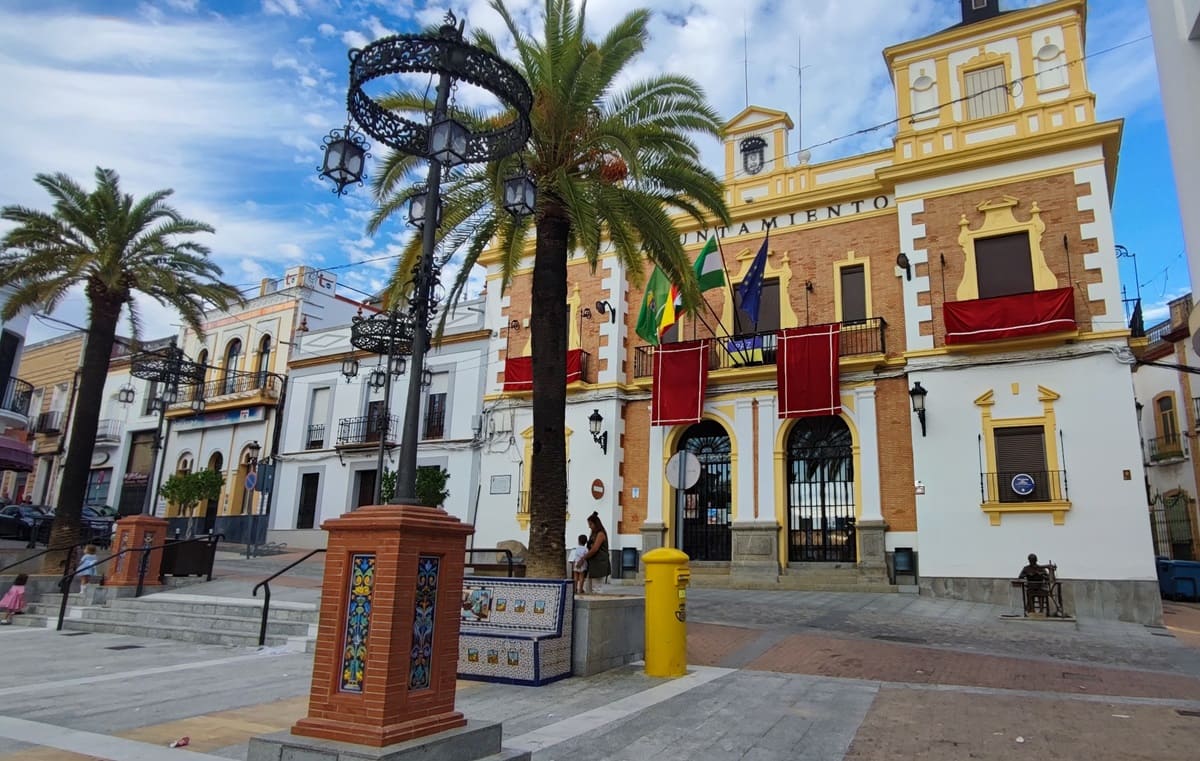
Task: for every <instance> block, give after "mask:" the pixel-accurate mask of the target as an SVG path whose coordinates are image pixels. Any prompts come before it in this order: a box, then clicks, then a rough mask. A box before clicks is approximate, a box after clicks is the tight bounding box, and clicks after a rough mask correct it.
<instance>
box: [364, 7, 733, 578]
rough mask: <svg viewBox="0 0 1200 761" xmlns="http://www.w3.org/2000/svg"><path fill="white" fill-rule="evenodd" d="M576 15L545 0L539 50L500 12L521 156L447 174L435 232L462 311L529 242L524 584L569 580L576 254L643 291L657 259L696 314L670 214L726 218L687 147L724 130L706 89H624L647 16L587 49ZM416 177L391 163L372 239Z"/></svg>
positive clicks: (400, 276)
mask: <svg viewBox="0 0 1200 761" xmlns="http://www.w3.org/2000/svg"><path fill="white" fill-rule="evenodd" d="M575 5H576V3H575V2H573V1H572V0H546V5H545V18H544V29H543V34H542V37H541V38H540V39H538V38H535V37H532V36H530V35H527V34H525V33H524V32H522V31H521V30H520V29H519V28H518V27H517V25H516V23H515V22H514V21H513V18H512V16H511V15H510V14H509V11H508V9H507V8H506V7H505V4H504V2H503V0H491V6H492V8H493V9H495V10H496V12H497V13H499V14H500V16H501V17H502V18H503V20H504V23H505V24H506V25H507V27H508V31H509V33H510V34H511V35H512V37H513V39H514V41H515V45H516V50H517V56H518V63H517V68H518V69H519V70H520V71H521V73H522V75H523V76H524V77H525V79H526V81H528V83H529V85H530V88H531V89H532V91H533V96H534V103H533V111H532V113H531V121H532V128H533V129H532V135H531V137H530V141H529V144H528V146H527V148H526V153H525V154H524V156H523V157H509V158H508V159H506V160H503V161H499V162H493V163H491V164H487V165H484V166H479V167H474V168H459V169H455V170H453V171H451V172H450V173H449V174H448V176H447V177H446V179H445V181H444V185H443V194H444V195H443V203H444V208H443V213H442V227H441V229H440V230H439V236H440V243H441V246H442V249H443V250H444V251H450V252H461V254H462V258H461V268H460V270H459V272H458V276H457V280H456V282H455V284H454V286H453V288H452V289H451V293H450V297H451V299H452V300H455V299H457V298H458V297H459V296H460V295H462V293H463V291H464V288H465V286H466V283H467V278H468V275H469V274H470V270H471V268H472V267H473V266H474V264H475V262H476V261H477V259H478V258H479V255H480V254H481V253H482V252H483V250H484V249H485V248H490V247H492V246H499V250H500V251H501V254H502V261H503V265H502V267H503V280H502V287H507V286H508V285H509V284H510V283H511V281H512V278H513V276H514V274H515V273H516V271H517V269H518V267H520V266H521V263H522V261H523V260H524V258H525V255H526V251H527V245H526V244H527V241H528V238H529V236H530V234H531V233H532V234H533V236H534V246H533V250H534V253H533V294H534V297H533V304H532V307H531V314H530V325H531V329H532V344H533V347H532V348H533V429H534V431H535V433H534V441H533V452H534V455H533V462H532V464H531V468H530V492H531V493H530V518H531V527H530V535H529V561H528V562H529V572H530V574H531V575H537V576H543V577H560V576H562V575H563V574H564V573H565V568H564V566H565V564H564V560H563V559H564V557H565V541H564V540H565V536H564V534H565V531H566V498H567V480H566V441H565V438H564V436H565V427H566V426H565V411H566V357H567V337H568V330H569V328H568V316H567V255H568V252H570V251H574V250H581V251H582V252H583V254H584V255H585V256H586V257H587V259H588V261H589V262H590V263H591V264H592V266H593V268H594V267H595V265H596V262H597V260H598V258H599V255H600V249H601V244H602V242H609V243H611V246H612V250H613V251H614V252H615V253H616V255H617V257H618V258H619V259H620V261H621V263H622V265H623V266H624V267H625V271H626V272H628V273H629V277H630V278H631V279H632V280H634V281H635V282H637V283H638V284H640V282H641V280H642V279H643V268H644V267H645V262H646V259H647V258H648V259H649V261H650V262H652V263H653V264H656V265H658V266H659V267H661V268H662V270H663V272H664V273H665V274H666V275H667V276H668V277H669V278H670V279H671V281H672V282H674V283H676V284H678V285H679V286H680V289H681V290H682V295H683V300H684V304H685V307H691V306H693V305H695V304H697V303H698V301H699V289H698V286H697V284H696V281H695V276H694V274H693V272H692V269H691V266H690V262H689V261H688V257H687V255H686V254H685V253H684V251H683V246H682V244H681V243H680V238H679V234H678V232H677V230H676V226H675V222H674V219H673V217H672V215H673V214H676V213H679V212H683V213H686V214H688V215H690V216H691V217H692V218H694V219H696V220H697V221H698V222H700V223H703V222H704V221H705V219H706V218H707V219H709V220H720V221H722V222H728V218H729V215H728V211H727V210H726V208H725V202H724V198H723V192H722V186H721V183H720V180H718V179H717V177H716V175H714V174H713V173H712V172H710V171H709V170H707V169H706V168H705V167H704V166H703V164H702V163H701V161H700V151H699V149H698V147H697V146H696V143H695V142H693V139H692V135H709V136H719V135H720V133H721V122H720V118H719V116H718V114H717V113H716V111H715V110H714V109H712V108H711V107H710V106H709V105H708V104H707V102H706V101H705V97H704V94H703V90H702V89H701V87H700V86H699V84H697V83H696V82H695V81H693V80H692V79H690V78H689V77H685V76H678V75H672V74H661V75H657V76H652V77H649V78H647V79H644V80H641V81H636V82H632V83H629V84H626V85H622V86H620V87H618V84H619V80H621V79H622V76H623V73H624V72H626V71H627V69H628V68H629V66H630V64H631V63H632V62H633V61H634V60H635V59H636V58H637V56H638V55H639V54H640V53H642V52H643V50H645V47H646V44H647V43H648V41H649V34H648V31H647V27H648V24H649V21H650V13H649V11H645V10H637V11H634V12H632V13H630V14H628V15H627V16H625V17H624V18H623V19H621V20H620V21H619V22H618V23H617V24H616V26H614V27H613V28H612V29H611V30H609V32H608V33H607V34H605V35H604V36H603V38H601V39H592V38H589V37H588V35H587V33H586V32H585V29H584V26H585V23H584V22H585V17H586V13H587V3H586V2H584V3H581V4H580V5H579V8H578V10H576V8H575ZM473 42H474V44H476V45H478V46H479V47H480V48H482V49H484V50H487V51H488V52H492V53H498V52H499V46H498V44H497V42H496V40H495V39H494V38H492V37H491V36H490V35H488V34H487V33H486V32H475V34H474V38H473ZM383 105H384V106H385V107H386V108H390V109H393V110H396V111H401V112H410V113H414V114H420V115H421V116H420V117H418V118H424V116H423V115H424V114H425V113H428V111H429V108H430V103H429V102H428V99H427V95H426V93H424V92H422V91H419V90H406V91H400V92H395V93H393V94H391V96H390V97H388V98H387V99H386V100H385V102H384V103H383ZM456 117H457V118H459V119H460V120H462V121H464V122H468V121H470V122H473V123H475V124H477V125H486V124H487V123H488V122H489V120H494V119H497V118H499V119H503V118H504V115H500V116H495V115H492V116H490V117H489V115H487V114H482V113H474V112H470V111H466V110H463V109H457V110H456ZM520 161H524V163H525V165H526V166H527V167H528V169H529V171H530V172H531V174H532V175H533V177H534V179H535V181H536V183H537V186H538V203H537V210H536V213H535V214H534V216H533V218H532V219H513V218H512V217H510V216H509V215H508V214H507V213H506V212H505V211H504V210H503V207H502V203H501V202H502V196H501V190H502V182H503V180H504V178H505V177H506V176H508V175H509V174H510V173H511V172H513V171H515V170H516V169H517V167H518V166H519V163H518V162H520ZM419 169H421V162H420V161H418V160H417V159H414V158H413V157H411V156H406V155H395V154H393V155H391V156H390V157H388V158H387V160H386V161H385V163H384V166H383V167H382V170H381V171H380V173H379V174H378V176H377V177H376V178H375V179H374V181H373V183H372V190H373V192H374V194H375V196H376V199H377V200H378V202H379V204H380V205H379V209H378V210H377V212H376V213H375V214H374V216H373V218H372V220H371V222H370V224H369V226H368V231H369V232H372V233H374V232H375V231H377V230H378V229H379V227H380V225H381V224H382V223H383V222H384V221H385V220H386V219H388V218H389V217H391V216H392V215H393V214H396V213H398V212H400V210H402V209H403V208H404V206H405V203H406V201H407V199H408V196H409V195H411V193H412V190H411V189H407V188H408V186H409V185H410V183H411V181H412V179H413V178H414V177H415V175H416V173H417V171H418V170H419ZM419 249H420V240H419V236H417V237H414V239H413V240H412V241H410V243H409V244H408V246H407V248H406V250H405V256H404V258H403V259H402V260H401V262H400V264H399V266H398V267H397V270H396V276H395V277H394V278H393V281H392V286H391V288H390V290H389V293H390V295H391V297H392V299H393V300H395V299H397V298H402V296H403V289H404V287H405V286H404V284H405V282H406V281H407V280H408V277H409V276H408V273H409V272H411V271H412V267H413V264H414V263H415V261H416V257H417V255H418V254H419ZM443 320H444V313H443ZM443 324H444V323H443Z"/></svg>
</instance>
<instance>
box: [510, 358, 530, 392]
mask: <svg viewBox="0 0 1200 761" xmlns="http://www.w3.org/2000/svg"><path fill="white" fill-rule="evenodd" d="M504 390H505V391H532V390H533V357H509V358H508V359H506V360H504Z"/></svg>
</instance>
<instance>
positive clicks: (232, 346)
mask: <svg viewBox="0 0 1200 761" xmlns="http://www.w3.org/2000/svg"><path fill="white" fill-rule="evenodd" d="M241 358H242V339H240V338H235V339H233V340H232V341H230V342H229V346H227V347H226V348H225V367H224V372H225V374H224V376H223V377H224V379H225V383H224V388H222V389H221V391H222V393H225V394H232V393H233V392H234V391H235V390H236V389H237V371H238V362H239V361H241Z"/></svg>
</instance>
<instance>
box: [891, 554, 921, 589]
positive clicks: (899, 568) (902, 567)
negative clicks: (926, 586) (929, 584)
mask: <svg viewBox="0 0 1200 761" xmlns="http://www.w3.org/2000/svg"><path fill="white" fill-rule="evenodd" d="M901 576H909V577H912V583H913V584H916V583H917V554H916V553H915V552H913V548H912V547H897V548H896V549H895V551H893V552H892V580H893V581H894V582H895V583H897V584H899V583H900V577H901Z"/></svg>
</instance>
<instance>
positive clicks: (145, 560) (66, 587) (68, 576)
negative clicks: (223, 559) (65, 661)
mask: <svg viewBox="0 0 1200 761" xmlns="http://www.w3.org/2000/svg"><path fill="white" fill-rule="evenodd" d="M224 538H225V535H224V534H208V535H207V536H198V537H193V538H191V539H169V540H167V542H166V543H164V544H155V545H150V546H146V547H126V548H125V549H123V550H121V551H120V552H118V553H116V554H114V555H109V556H108V557H106V558H104V560H101V561H100V562H99V563H96V565H94V566H92V568H98V567H100V566H102V565H104V564H105V563H108V562H109V561H112V560H116V559H117V558H119V557H121V556H122V555H124V554H125V553H127V552H140V553H142V556H141V558H140V559H139V561H138V583H137V591H135V592H134V593H133V596H134V597H141V596H142V587H143V584H144V582H145V580H146V571H148V570H149V568H150V553H151V551H153V550H161V549H165V548H167V547H172V546H175V545H178V544H189V543H191V542H210V543H212V545H213V556H214V558H215V556H216V551H217V544H219V543H220V541H221V540H222V539H224ZM74 557H75V552H74V548H71V552H70V553H69V554H68V555H67V568H70V567H71V565H72V563H73V562H74ZM77 575H79V569H78V568H77V569H75V570H74V571H70V572H68V573H64V574H63V577H62V578H61V579H60V580H59V582H58V583H59V587H60V588H61V589H62V603H61V604H60V605H59V606H58V626H56V627H55V631H62V627H63V618H65V617H66V615H67V598H68V597H69V596H70V595H71V582H72V581H74V580H75V577H76V576H77ZM208 580H209V581H212V568H211V566H210V568H209V571H208Z"/></svg>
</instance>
